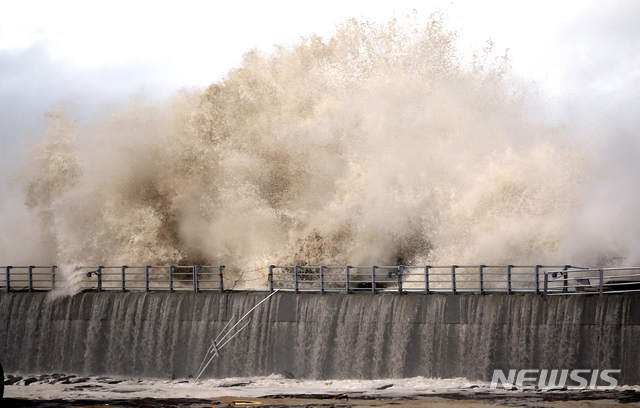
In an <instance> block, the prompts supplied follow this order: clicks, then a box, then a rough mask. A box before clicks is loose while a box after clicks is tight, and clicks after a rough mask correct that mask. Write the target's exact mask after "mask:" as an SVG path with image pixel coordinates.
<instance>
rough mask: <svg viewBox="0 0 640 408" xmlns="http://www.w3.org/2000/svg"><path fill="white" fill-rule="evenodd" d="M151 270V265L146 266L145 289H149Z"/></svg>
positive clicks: (146, 290)
mask: <svg viewBox="0 0 640 408" xmlns="http://www.w3.org/2000/svg"><path fill="white" fill-rule="evenodd" d="M150 271H151V265H146V266H145V267H144V291H145V292H148V291H149V272H150Z"/></svg>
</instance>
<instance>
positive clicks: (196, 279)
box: [193, 265, 200, 293]
mask: <svg viewBox="0 0 640 408" xmlns="http://www.w3.org/2000/svg"><path fill="white" fill-rule="evenodd" d="M199 279H200V265H194V267H193V293H198V292H200V281H199Z"/></svg>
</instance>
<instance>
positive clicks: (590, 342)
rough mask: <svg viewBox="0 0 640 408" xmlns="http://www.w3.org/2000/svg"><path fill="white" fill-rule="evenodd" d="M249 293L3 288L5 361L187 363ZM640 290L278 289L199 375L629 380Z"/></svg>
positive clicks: (173, 367)
mask: <svg viewBox="0 0 640 408" xmlns="http://www.w3.org/2000/svg"><path fill="white" fill-rule="evenodd" d="M264 297H265V295H264V294H258V293H221V294H219V293H200V294H176V293H83V294H78V295H75V296H72V297H66V298H59V299H56V300H49V299H48V298H47V296H46V294H44V293H2V294H0V311H1V314H0V316H1V319H2V320H1V323H0V324H1V325H2V337H1V344H0V361H1V362H2V364H3V366H4V368H5V371H6V372H9V373H14V372H15V373H25V374H26V373H50V372H65V373H75V374H82V375H100V374H107V375H120V376H136V377H153V378H171V377H175V378H181V377H185V378H188V377H189V376H195V374H196V372H197V370H198V367H199V366H200V363H201V361H202V358H203V356H204V354H205V352H206V350H207V348H208V347H209V345H210V343H211V339H212V338H213V337H215V335H216V334H217V333H219V332H220V331H221V329H222V328H223V326H224V325H225V324H226V323H227V322H228V320H229V319H230V318H231V317H232V316H234V315H235V316H242V315H243V314H244V313H245V312H246V311H248V310H249V309H250V308H251V307H252V306H253V305H255V304H256V303H258V302H259V301H260V300H262V299H264ZM638 338H640V297H639V296H614V295H610V296H604V297H597V296H589V297H578V296H575V297H550V298H549V299H547V300H544V299H543V298H542V297H541V296H535V295H484V296H483V295H429V296H425V295H348V296H345V295H338V294H336V295H319V294H298V295H296V294H293V293H291V294H289V293H284V294H280V293H279V294H276V295H275V296H273V297H272V298H271V299H270V300H269V301H268V302H267V303H265V304H264V305H263V306H261V307H260V308H258V309H257V310H256V311H255V313H254V314H253V315H252V320H251V322H250V324H249V326H248V327H247V328H246V329H245V331H243V332H242V333H241V334H240V335H239V336H237V337H236V338H235V339H234V340H232V341H231V342H230V343H229V345H228V346H227V347H225V349H224V350H223V353H222V354H223V355H222V358H221V359H219V360H216V361H215V362H214V363H213V364H212V365H211V366H210V367H209V369H208V370H207V372H206V373H205V375H204V377H231V376H234V377H235V376H260V375H269V374H274V373H275V374H283V373H285V372H287V373H290V374H292V375H294V376H295V377H296V378H309V379H328V378H334V379H335V378H366V379H376V378H401V377H414V376H425V377H440V378H452V377H466V378H468V379H470V380H491V376H492V373H493V370H494V369H496V368H498V369H504V370H507V369H532V368H533V369H535V368H538V369H542V368H547V369H556V368H557V369H573V368H580V369H589V368H592V369H601V370H602V369H621V370H622V371H621V373H620V376H619V379H620V381H621V382H622V383H624V384H638V383H640V344H639V343H638V341H637V339H638Z"/></svg>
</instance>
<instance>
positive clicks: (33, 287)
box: [0, 265, 224, 293]
mask: <svg viewBox="0 0 640 408" xmlns="http://www.w3.org/2000/svg"><path fill="white" fill-rule="evenodd" d="M2 268H3V269H4V270H5V273H4V277H3V278H4V279H0V288H2V287H3V289H4V291H5V292H11V291H26V292H35V291H50V290H53V289H55V288H56V283H57V281H56V271H57V269H58V267H57V266H4V267H2ZM39 269H45V270H46V271H45V272H38V270H39ZM223 271H224V265H219V266H209V265H193V266H176V265H167V266H153V265H145V266H127V265H122V266H77V267H75V268H74V270H73V273H72V274H71V276H67V280H70V281H72V282H73V283H72V284H74V285H75V286H76V287H79V288H80V289H81V290H85V291H97V292H103V291H120V292H162V291H168V292H195V293H197V292H204V291H217V292H222V291H224V275H223ZM43 276H44V278H43ZM59 281H60V279H58V284H60V282H59ZM0 290H1V289H0Z"/></svg>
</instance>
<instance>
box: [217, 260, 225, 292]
mask: <svg viewBox="0 0 640 408" xmlns="http://www.w3.org/2000/svg"><path fill="white" fill-rule="evenodd" d="M219 276H220V287H219V288H218V291H219V292H220V293H222V292H224V265H220V274H219Z"/></svg>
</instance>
